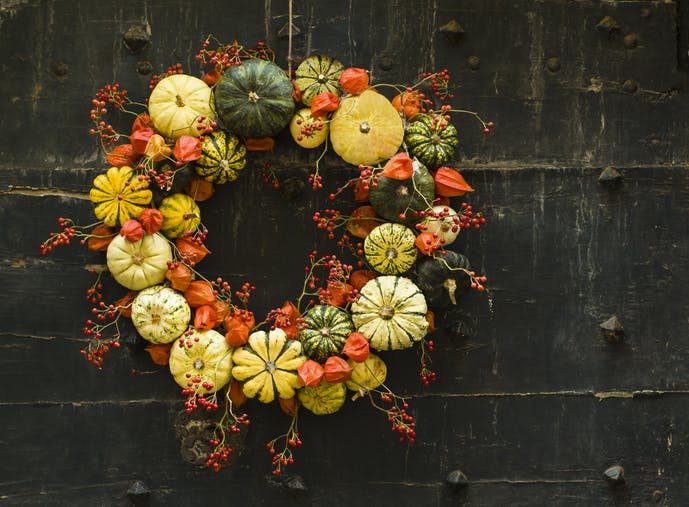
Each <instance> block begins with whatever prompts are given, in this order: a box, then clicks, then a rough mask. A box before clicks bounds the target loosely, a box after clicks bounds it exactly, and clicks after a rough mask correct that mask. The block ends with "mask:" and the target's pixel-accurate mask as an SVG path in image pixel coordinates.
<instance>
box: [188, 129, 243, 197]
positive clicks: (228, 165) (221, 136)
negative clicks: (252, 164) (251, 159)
mask: <svg viewBox="0 0 689 507" xmlns="http://www.w3.org/2000/svg"><path fill="white" fill-rule="evenodd" d="M245 165H246V146H244V143H243V142H242V141H241V140H240V139H239V138H238V137H237V136H236V135H234V134H230V133H229V132H227V133H225V132H223V131H222V130H218V131H216V132H213V133H211V134H209V135H206V136H204V138H203V142H202V143H201V158H199V159H198V160H197V161H196V165H195V168H196V173H197V174H198V175H199V176H201V177H202V178H204V179H206V180H208V181H210V182H212V183H217V184H219V185H222V184H223V183H227V182H228V181H234V180H236V179H237V176H238V175H239V171H241V170H242V169H244V166H245Z"/></svg>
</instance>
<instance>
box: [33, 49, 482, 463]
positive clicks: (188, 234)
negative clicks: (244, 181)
mask: <svg viewBox="0 0 689 507" xmlns="http://www.w3.org/2000/svg"><path fill="white" fill-rule="evenodd" d="M212 45H213V47H212V48H211V46H212ZM197 59H198V60H200V61H201V63H202V64H203V65H205V66H206V67H209V69H208V72H207V73H206V74H205V75H203V77H202V78H197V77H194V76H192V75H189V74H184V73H182V71H181V66H180V65H176V66H173V67H171V68H170V69H169V70H168V72H167V74H166V75H164V76H160V77H159V76H154V79H153V80H152V82H151V89H152V91H151V94H150V97H149V99H148V102H147V105H146V106H145V105H143V104H139V106H140V107H143V108H144V109H145V110H144V111H142V112H139V113H138V114H137V113H134V115H135V116H134V121H133V125H132V130H131V133H130V134H129V135H123V134H121V133H118V132H116V131H115V129H114V128H113V127H112V126H111V125H109V124H107V123H106V122H105V120H104V118H105V115H106V114H107V113H108V109H109V108H115V109H116V110H119V111H122V112H131V111H130V109H131V108H132V106H135V105H136V103H134V102H133V101H132V100H131V99H130V98H129V96H128V94H127V92H126V91H125V90H122V89H121V88H120V87H119V85H117V84H115V85H106V86H105V87H103V88H102V89H101V90H99V91H98V93H97V94H96V97H95V98H94V99H93V100H92V109H91V111H90V118H91V121H92V122H93V125H94V126H93V128H92V129H91V131H90V133H91V134H92V135H94V136H96V137H97V138H98V139H99V141H100V143H101V146H102V148H103V150H104V152H105V155H106V158H107V160H108V162H109V164H110V165H111V167H110V168H109V169H107V170H106V171H105V172H104V173H103V174H100V175H98V176H96V178H95V179H94V181H93V188H92V189H91V191H90V193H89V197H90V200H91V202H92V203H93V206H94V214H95V216H96V218H97V219H98V220H99V221H98V222H97V223H95V224H92V225H89V226H79V225H77V224H75V223H74V221H72V220H70V219H66V218H60V219H59V224H60V226H61V229H62V230H61V232H59V233H51V235H50V237H49V239H48V240H46V241H45V242H44V243H43V244H42V245H41V247H40V249H41V254H43V255H45V254H47V253H48V252H50V251H51V250H52V249H54V248H56V247H58V246H60V245H64V244H68V243H69V242H70V240H71V239H72V238H75V237H76V238H79V240H80V242H81V243H82V244H85V245H87V246H88V247H89V248H90V249H92V250H96V251H104V252H106V262H107V269H106V270H103V272H109V273H110V275H111V276H112V278H114V279H115V281H116V282H117V283H118V284H119V285H121V286H123V287H125V288H126V289H128V290H129V292H128V293H127V294H126V295H125V296H124V297H123V298H121V299H120V300H118V301H117V302H115V303H112V304H106V303H105V302H103V301H102V298H103V296H102V293H101V288H102V281H103V278H102V276H103V272H102V273H99V275H98V279H97V280H96V283H94V285H93V286H92V287H91V288H89V290H88V291H87V296H88V298H89V300H90V301H91V302H93V303H94V304H95V306H94V308H93V309H92V314H93V315H92V316H91V318H90V319H89V320H87V321H86V325H85V326H84V329H83V331H84V334H85V335H86V337H87V341H88V344H87V346H86V347H85V348H84V349H83V350H81V353H82V354H83V355H84V356H85V357H86V359H87V360H88V361H90V362H91V363H93V364H94V365H95V366H97V367H99V368H100V367H101V366H102V364H103V360H104V355H105V354H106V352H108V351H109V350H110V349H112V348H119V347H120V329H119V325H118V324H119V321H120V319H121V318H130V319H131V322H132V324H133V326H134V328H135V329H136V331H137V333H138V335H140V336H141V338H143V339H144V340H146V341H148V342H150V344H149V345H148V347H147V350H148V352H149V353H150V354H151V357H152V359H153V361H154V362H156V363H157V364H159V365H167V366H168V367H169V371H170V373H171V375H172V377H173V379H174V380H175V382H177V384H178V385H179V386H180V387H181V388H182V393H183V395H184V396H185V402H184V408H185V411H186V412H187V413H192V412H194V410H196V409H199V408H202V409H205V410H206V411H214V410H217V411H218V412H219V413H220V414H221V416H220V417H219V419H218V421H217V423H216V424H215V429H214V434H213V437H212V438H211V439H209V441H208V449H209V452H208V456H207V459H206V461H205V465H206V466H207V467H209V468H211V469H213V470H216V471H217V470H220V469H221V468H222V467H223V466H224V465H225V464H226V463H227V461H228V458H229V456H230V453H231V451H232V449H231V446H230V444H229V437H230V435H231V434H232V433H237V432H239V431H241V428H242V425H243V424H246V423H248V417H247V415H246V414H238V413H236V410H237V409H238V408H239V407H240V406H241V405H242V404H243V403H244V401H245V400H246V399H247V398H256V399H257V400H258V401H260V402H263V403H271V402H275V401H278V402H279V403H280V406H281V407H282V409H283V410H284V411H285V412H287V413H288V414H290V415H291V416H292V422H291V424H290V426H289V429H288V431H287V432H286V433H284V434H283V435H280V436H279V437H277V438H275V439H274V440H272V441H271V442H269V443H268V445H267V447H268V450H269V452H270V453H271V454H272V455H273V458H272V466H273V473H274V474H280V473H281V471H282V470H283V469H284V467H285V466H287V465H289V464H291V463H293V461H294V458H293V454H292V450H293V449H294V448H296V447H298V446H300V445H301V442H302V441H301V437H300V434H299V430H298V427H297V414H298V412H299V410H300V407H303V408H304V409H306V410H308V411H310V412H312V413H313V414H316V415H325V414H332V413H335V412H337V411H338V410H339V409H340V407H342V405H343V404H344V403H345V401H346V398H347V391H348V390H349V391H353V392H354V397H353V398H354V399H356V398H358V397H369V398H370V399H371V402H372V403H373V405H374V406H375V407H376V408H379V409H381V410H382V411H383V412H385V413H386V415H387V418H388V420H389V422H390V423H391V426H392V430H393V432H395V433H397V434H398V435H399V437H400V440H401V441H408V442H413V441H414V439H415V436H416V432H415V423H414V418H413V417H412V416H411V415H410V414H409V413H408V411H407V404H406V402H405V400H404V398H402V397H400V396H397V395H396V394H394V393H393V392H392V391H391V390H390V389H389V388H388V387H387V386H386V385H385V383H384V382H385V380H386V377H387V367H386V364H385V362H384V361H383V356H384V354H385V353H386V352H387V351H391V350H401V349H407V348H410V347H413V346H414V345H417V344H420V351H421V366H422V368H421V372H420V376H421V379H422V381H423V382H424V384H428V383H429V382H431V381H432V380H434V379H435V373H433V372H432V371H430V370H429V368H428V365H429V364H430V356H429V353H430V352H431V351H432V347H433V342H432V341H431V340H429V339H428V338H427V336H428V334H429V333H431V332H432V331H433V330H434V312H438V311H445V310H446V309H447V308H452V307H455V306H456V305H457V304H458V302H459V301H460V299H461V293H462V291H464V290H466V289H469V288H475V289H477V290H479V291H483V290H484V285H483V283H484V282H485V281H486V278H485V277H483V276H478V275H476V274H475V273H474V271H472V270H471V267H470V265H469V262H468V259H467V258H466V257H465V256H463V255H461V254H459V253H456V252H454V251H451V250H446V249H445V247H446V246H448V245H450V244H451V243H453V242H454V241H455V240H456V239H457V237H458V235H459V233H460V231H461V230H462V229H471V228H480V227H481V225H482V224H483V223H485V219H484V218H483V217H482V215H481V214H480V213H475V212H474V211H473V210H472V207H471V206H469V205H468V204H466V203H462V204H461V205H460V206H458V207H457V210H455V209H453V208H452V207H451V204H452V203H451V202H450V198H454V197H458V196H461V195H463V194H464V193H466V192H471V191H472V188H471V187H470V186H469V185H468V184H467V183H466V181H465V180H464V178H463V177H462V176H461V174H460V173H459V172H458V171H457V170H455V169H453V168H451V167H448V166H445V165H444V164H446V163H448V162H449V161H450V160H451V159H452V157H453V155H454V150H455V147H456V146H457V130H456V128H455V127H454V126H453V125H452V124H451V123H450V116H449V114H450V112H452V110H451V108H450V106H449V105H447V104H446V103H445V102H446V100H448V99H449V98H452V95H451V93H450V92H449V87H448V82H449V76H448V74H447V71H443V72H441V73H433V74H431V73H429V74H424V75H423V76H422V80H421V82H420V83H419V84H417V85H415V86H412V87H394V88H393V89H394V90H395V92H396V95H395V97H394V98H393V99H392V100H390V99H388V98H387V97H386V96H385V95H384V94H383V93H382V91H383V90H386V89H387V88H385V87H383V86H382V85H380V86H370V84H369V78H368V73H367V72H366V71H365V70H364V69H358V68H345V66H344V65H343V64H342V63H341V62H339V61H337V60H335V59H334V58H332V57H329V56H324V55H314V56H309V57H307V58H305V59H304V60H303V61H302V62H301V64H300V65H299V66H298V68H297V69H296V71H295V72H294V75H293V76H288V75H287V74H286V73H285V71H283V69H281V68H280V67H279V66H278V65H277V64H275V63H274V61H273V53H272V51H271V50H270V49H269V48H268V47H266V46H265V45H263V44H260V43H259V45H258V47H257V48H256V49H248V50H247V49H245V48H243V47H242V46H240V45H238V44H237V43H236V42H235V43H233V44H228V45H227V44H222V43H219V42H218V41H216V40H215V39H214V38H212V37H208V38H207V39H206V40H205V41H204V43H203V45H202V48H201V50H200V51H199V53H198V55H197ZM290 77H293V79H290ZM423 86H426V87H430V89H431V92H432V95H430V96H432V97H434V100H431V99H430V98H427V97H426V96H425V95H424V94H423V93H422V92H421V89H422V87H423ZM435 102H438V103H439V104H440V107H439V108H434V104H435ZM471 114H473V115H474V116H476V118H478V119H479V121H480V122H481V123H482V125H483V128H484V129H485V131H486V133H488V132H489V131H490V128H492V126H493V125H492V123H485V122H483V120H481V119H480V118H479V117H478V115H476V114H475V113H471ZM284 128H289V131H290V133H291V135H292V138H293V139H294V141H295V142H296V143H297V144H298V145H299V146H301V147H302V148H305V149H314V148H317V147H319V146H323V145H325V146H326V147H327V146H328V141H329V145H330V146H332V149H333V150H334V151H335V153H336V154H337V155H338V156H339V157H340V158H341V159H342V160H344V161H345V162H347V163H348V164H352V165H353V166H355V169H356V170H357V171H358V177H356V178H353V179H352V180H351V181H348V182H347V183H346V184H345V185H344V186H343V187H342V188H340V189H339V190H338V191H337V192H336V193H335V194H331V195H330V198H331V199H334V198H335V197H336V196H337V195H339V194H341V193H343V192H345V191H353V194H354V199H355V200H356V201H358V202H359V203H360V204H361V205H360V206H359V207H358V208H356V209H355V210H354V211H353V212H351V214H349V215H345V214H343V213H341V212H340V211H338V210H332V209H329V210H326V211H325V212H316V213H315V214H314V217H313V220H314V222H315V223H316V226H317V228H318V229H322V230H324V231H325V232H326V233H327V234H328V236H329V237H330V238H335V233H336V232H338V233H339V231H336V230H337V229H339V228H344V230H345V232H344V233H343V234H342V235H341V237H339V240H338V245H340V246H343V247H344V248H345V249H349V250H350V252H351V253H352V254H353V256H354V257H355V258H356V259H357V260H356V263H355V265H351V264H346V263H345V262H343V261H342V260H341V259H340V258H339V257H338V256H336V255H325V256H321V257H319V256H318V255H317V254H316V253H315V252H314V253H313V254H312V255H311V256H310V257H309V266H308V267H307V269H306V272H307V273H306V279H305V282H304V289H303V290H302V292H301V294H299V295H298V297H297V298H295V299H294V300H293V301H287V302H285V303H284V304H283V305H282V306H280V307H277V308H275V309H274V310H272V311H271V312H270V313H269V315H268V316H267V317H266V318H265V320H264V321H263V322H261V323H257V322H256V319H255V317H254V314H253V313H252V312H251V311H250V310H249V309H248V300H249V298H250V295H251V292H252V291H253V290H254V288H253V287H252V286H251V285H250V284H248V283H246V284H244V285H243V286H242V287H241V288H240V289H239V290H233V289H232V288H231V287H230V285H229V284H228V283H227V282H226V281H224V280H222V279H221V278H217V279H213V280H211V279H208V278H206V277H204V276H203V275H202V274H201V273H200V272H199V271H198V270H197V267H196V266H197V264H198V263H199V262H200V261H201V260H202V259H203V258H204V257H205V255H207V254H208V253H209V252H208V250H207V249H206V247H205V246H204V240H205V239H206V235H207V234H208V231H207V230H206V229H205V228H204V227H203V225H202V221H201V217H202V211H201V209H200V207H199V205H198V202H199V201H203V200H205V199H207V198H209V197H210V196H211V195H212V190H213V185H214V184H215V185H219V184H225V183H228V182H232V181H235V180H236V179H237V178H239V177H241V174H242V171H243V170H244V168H245V166H246V157H247V154H248V151H251V150H257V149H259V150H261V149H270V148H272V146H273V142H272V139H270V138H271V136H274V135H275V134H277V133H278V132H280V131H281V130H282V129H284ZM123 140H128V141H129V142H127V143H123V142H122V141H123ZM324 153H325V150H324ZM320 158H322V155H321V157H320ZM320 158H319V160H320ZM309 181H310V183H311V185H312V186H313V188H314V189H318V188H321V187H322V182H321V176H320V175H319V174H318V164H316V170H315V172H314V174H312V175H311V176H310V177H309ZM358 240H361V241H358ZM371 350H374V351H375V353H374V352H372V351H371ZM378 353H380V354H381V355H378ZM374 396H375V398H374Z"/></svg>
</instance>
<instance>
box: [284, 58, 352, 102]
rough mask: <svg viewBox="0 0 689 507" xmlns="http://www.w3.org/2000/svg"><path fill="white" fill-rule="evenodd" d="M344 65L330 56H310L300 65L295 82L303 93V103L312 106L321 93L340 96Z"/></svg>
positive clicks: (295, 75)
mask: <svg viewBox="0 0 689 507" xmlns="http://www.w3.org/2000/svg"><path fill="white" fill-rule="evenodd" d="M343 70H344V65H342V63H340V62H339V61H337V60H335V59H334V58H331V57H329V56H322V55H314V56H309V57H308V58H306V59H305V60H304V61H302V62H301V63H300V64H299V67H297V70H296V72H295V74H294V82H295V84H296V85H297V88H299V91H300V92H301V101H302V102H303V103H304V105H305V106H310V105H311V103H312V102H313V99H314V98H316V95H318V94H319V93H324V92H330V93H332V94H333V95H335V96H337V97H339V96H340V74H342V71H343Z"/></svg>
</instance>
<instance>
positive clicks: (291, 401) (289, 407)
mask: <svg viewBox="0 0 689 507" xmlns="http://www.w3.org/2000/svg"><path fill="white" fill-rule="evenodd" d="M278 400H279V402H280V408H281V409H282V411H283V412H284V413H285V414H287V415H288V416H291V417H294V415H295V414H296V413H297V408H299V399H298V398H297V397H296V396H292V397H291V398H287V399H285V398H278Z"/></svg>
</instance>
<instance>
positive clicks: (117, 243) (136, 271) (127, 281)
mask: <svg viewBox="0 0 689 507" xmlns="http://www.w3.org/2000/svg"><path fill="white" fill-rule="evenodd" d="M106 259H107V264H108V270H109V271H110V274H112V276H113V278H114V279H115V280H116V281H117V283H119V284H120V285H123V286H124V287H126V288H128V289H129V290H142V289H145V288H146V287H150V286H151V285H157V284H159V283H161V282H163V280H165V272H166V271H167V268H168V266H167V262H168V261H169V260H171V259H172V249H171V248H170V244H169V243H168V241H167V240H166V239H165V238H164V237H163V236H162V235H161V234H159V233H155V234H145V235H144V237H143V238H141V239H140V240H139V241H129V240H128V239H127V238H125V237H124V236H121V235H119V234H118V235H117V236H115V237H114V238H113V240H112V241H111V242H110V244H109V245H108V251H107V254H106Z"/></svg>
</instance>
